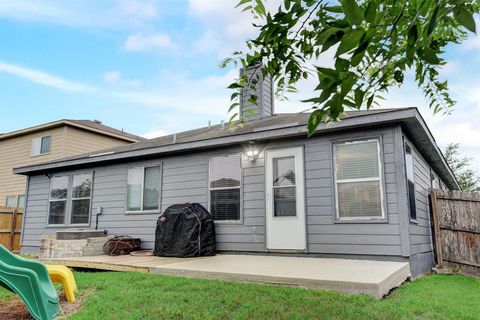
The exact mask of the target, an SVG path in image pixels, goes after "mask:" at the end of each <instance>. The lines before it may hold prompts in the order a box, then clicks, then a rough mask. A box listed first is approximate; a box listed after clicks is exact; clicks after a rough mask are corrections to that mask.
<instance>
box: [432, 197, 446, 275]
mask: <svg viewBox="0 0 480 320" xmlns="http://www.w3.org/2000/svg"><path fill="white" fill-rule="evenodd" d="M430 199H431V202H432V219H433V232H434V233H435V251H436V254H437V265H438V267H439V268H443V252H442V239H441V237H442V235H441V233H440V221H439V220H440V217H439V215H440V213H439V212H438V204H437V192H436V191H435V190H432V191H431V192H430Z"/></svg>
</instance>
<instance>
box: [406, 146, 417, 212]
mask: <svg viewBox="0 0 480 320" xmlns="http://www.w3.org/2000/svg"><path fill="white" fill-rule="evenodd" d="M413 168H414V164H413V155H412V148H411V147H410V146H409V145H408V144H407V143H405V174H406V176H407V196H408V208H409V211H410V219H413V220H416V219H417V205H416V202H415V175H414V171H413Z"/></svg>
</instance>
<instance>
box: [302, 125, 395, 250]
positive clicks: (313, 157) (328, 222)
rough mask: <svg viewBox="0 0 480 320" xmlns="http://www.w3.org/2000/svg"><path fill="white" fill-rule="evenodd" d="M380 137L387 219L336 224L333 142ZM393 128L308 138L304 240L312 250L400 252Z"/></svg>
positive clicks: (306, 146)
mask: <svg viewBox="0 0 480 320" xmlns="http://www.w3.org/2000/svg"><path fill="white" fill-rule="evenodd" d="M362 137H363V138H372V137H379V138H380V139H381V141H382V145H381V148H382V153H383V161H384V163H383V170H384V180H385V181H384V182H385V200H386V208H387V222H385V223H353V222H352V223H335V200H334V199H335V198H334V188H333V184H334V180H333V177H332V174H333V168H332V165H333V160H332V145H331V144H332V142H334V141H336V140H343V139H347V140H348V139H358V138H362ZM395 175H396V166H395V155H394V135H393V129H391V128H388V129H381V130H367V131H362V132H354V133H345V134H340V135H336V136H326V137H321V138H317V139H311V140H308V141H307V142H306V144H305V177H306V206H307V225H308V226H307V239H308V249H309V252H311V253H336V254H368V255H401V240H400V228H399V209H398V205H397V202H398V198H397V193H396V192H397V181H396V177H395Z"/></svg>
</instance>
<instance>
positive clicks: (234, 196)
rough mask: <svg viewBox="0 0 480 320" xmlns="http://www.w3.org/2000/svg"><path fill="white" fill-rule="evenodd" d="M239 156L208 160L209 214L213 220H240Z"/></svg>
mask: <svg viewBox="0 0 480 320" xmlns="http://www.w3.org/2000/svg"><path fill="white" fill-rule="evenodd" d="M241 172H242V170H241V158H240V156H229V157H218V158H212V159H210V168H209V186H210V212H211V213H212V215H213V217H214V219H215V220H240V181H241Z"/></svg>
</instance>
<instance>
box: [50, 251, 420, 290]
mask: <svg viewBox="0 0 480 320" xmlns="http://www.w3.org/2000/svg"><path fill="white" fill-rule="evenodd" d="M47 262H48V263H56V264H63V265H66V266H70V267H82V268H94V269H104V270H116V271H139V272H149V273H155V274H164V275H173V276H183V277H196V278H208V279H222V280H237V281H248V282H261V283H271V284H283V285H292V286H300V287H305V288H314V289H326V290H334V291H341V292H347V293H363V294H368V295H371V296H374V297H376V298H381V297H383V296H384V295H386V294H387V293H388V292H389V291H390V290H391V289H393V288H395V287H398V286H400V285H401V284H402V283H403V282H404V281H406V280H407V279H408V278H409V277H410V276H411V274H410V266H409V263H408V262H394V261H376V260H354V259H331V258H307V257H287V256H259V255H228V254H219V255H216V256H213V257H200V258H188V259H182V258H163V257H135V256H117V257H109V256H96V257H80V258H62V259H50V260H49V261H47Z"/></svg>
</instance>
